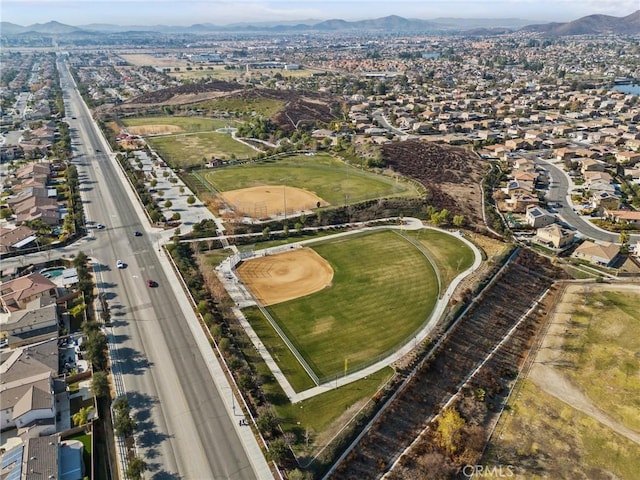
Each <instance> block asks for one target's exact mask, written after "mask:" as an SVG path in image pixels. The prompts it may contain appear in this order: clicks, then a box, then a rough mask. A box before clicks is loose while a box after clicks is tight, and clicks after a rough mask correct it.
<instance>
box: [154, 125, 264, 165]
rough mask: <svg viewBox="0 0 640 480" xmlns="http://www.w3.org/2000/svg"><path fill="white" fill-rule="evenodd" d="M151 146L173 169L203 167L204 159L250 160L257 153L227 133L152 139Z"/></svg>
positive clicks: (203, 133)
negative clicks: (233, 157)
mask: <svg viewBox="0 0 640 480" xmlns="http://www.w3.org/2000/svg"><path fill="white" fill-rule="evenodd" d="M147 141H148V143H149V145H150V146H151V148H153V149H154V150H155V151H156V152H158V154H159V155H160V156H161V157H162V158H163V159H164V160H165V161H166V162H167V163H168V164H169V165H171V166H172V167H190V166H195V165H202V164H203V159H207V160H209V159H211V158H213V157H216V158H226V159H230V158H232V156H235V157H236V158H249V157H250V156H251V155H253V154H254V153H255V151H254V150H253V149H251V148H249V147H247V146H246V145H244V144H242V143H240V142H237V141H235V140H234V139H233V138H231V136H230V135H228V134H225V133H215V132H201V133H193V134H185V135H167V136H162V137H152V138H149V139H148V140H147Z"/></svg>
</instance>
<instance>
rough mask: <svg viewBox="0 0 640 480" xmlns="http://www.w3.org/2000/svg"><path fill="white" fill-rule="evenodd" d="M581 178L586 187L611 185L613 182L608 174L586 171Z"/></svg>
mask: <svg viewBox="0 0 640 480" xmlns="http://www.w3.org/2000/svg"><path fill="white" fill-rule="evenodd" d="M582 176H583V177H584V182H585V185H586V186H587V187H588V186H589V185H591V184H592V183H611V182H612V181H613V177H612V176H611V174H609V173H608V172H600V171H594V170H588V171H586V172H584V174H583V175H582Z"/></svg>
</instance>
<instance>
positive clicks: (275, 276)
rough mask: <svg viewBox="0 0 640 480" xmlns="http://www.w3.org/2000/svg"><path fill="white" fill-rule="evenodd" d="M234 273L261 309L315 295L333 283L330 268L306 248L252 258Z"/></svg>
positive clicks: (324, 261)
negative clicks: (263, 306) (256, 300)
mask: <svg viewBox="0 0 640 480" xmlns="http://www.w3.org/2000/svg"><path fill="white" fill-rule="evenodd" d="M237 272H238V275H239V277H240V279H241V280H242V281H243V282H244V283H245V285H247V287H248V288H249V289H250V290H251V292H252V293H253V294H254V295H255V297H256V298H257V299H258V301H259V302H260V303H261V304H262V305H265V306H268V305H274V304H276V303H280V302H286V301H287V300H293V299H295V298H299V297H303V296H305V295H309V294H312V293H315V292H318V291H320V290H322V289H323V288H325V287H328V286H329V285H331V281H332V280H333V269H332V268H331V265H329V263H328V262H327V261H326V260H325V259H324V258H322V257H321V256H320V255H318V254H317V253H316V252H315V251H314V250H312V249H310V248H300V249H295V250H292V251H290V252H285V253H279V254H277V255H267V256H264V257H258V258H253V259H251V260H248V261H246V262H244V263H242V264H241V265H240V266H239V267H238V269H237Z"/></svg>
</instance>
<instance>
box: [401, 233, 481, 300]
mask: <svg viewBox="0 0 640 480" xmlns="http://www.w3.org/2000/svg"><path fill="white" fill-rule="evenodd" d="M405 234H406V235H408V236H411V237H413V238H415V239H416V240H418V241H419V242H420V243H421V244H422V245H423V246H424V247H425V248H426V249H427V250H428V251H429V253H430V254H431V256H432V257H433V259H434V260H435V263H436V268H437V269H438V271H439V272H440V278H441V279H442V288H443V289H446V288H447V286H449V284H450V283H451V282H452V281H453V279H454V278H456V277H457V276H458V275H459V274H460V273H462V272H464V271H465V270H466V269H467V268H469V267H471V265H473V260H474V258H475V254H474V253H473V250H471V248H470V247H469V246H468V245H467V244H466V243H464V242H463V241H461V240H458V239H457V238H456V237H454V236H452V235H449V234H447V233H444V232H440V231H438V230H431V229H428V228H425V229H424V230H412V231H408V232H405Z"/></svg>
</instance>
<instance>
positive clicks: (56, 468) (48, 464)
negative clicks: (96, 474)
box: [0, 435, 85, 480]
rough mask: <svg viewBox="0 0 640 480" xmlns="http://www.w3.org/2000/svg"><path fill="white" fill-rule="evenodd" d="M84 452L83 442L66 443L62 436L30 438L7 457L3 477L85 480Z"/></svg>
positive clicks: (9, 451)
mask: <svg viewBox="0 0 640 480" xmlns="http://www.w3.org/2000/svg"><path fill="white" fill-rule="evenodd" d="M83 452H84V446H83V445H82V442H80V441H79V440H62V439H61V438H60V437H59V436H58V435H49V436H44V437H33V438H27V439H25V440H24V442H23V443H20V444H19V445H16V446H15V447H13V448H11V449H9V450H8V451H7V452H6V453H5V454H4V455H3V457H2V471H1V472H0V475H2V478H6V479H12V480H18V479H26V480H32V479H36V478H38V479H58V478H60V479H63V480H82V479H83V478H85V469H84V463H83V461H82V455H83Z"/></svg>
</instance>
